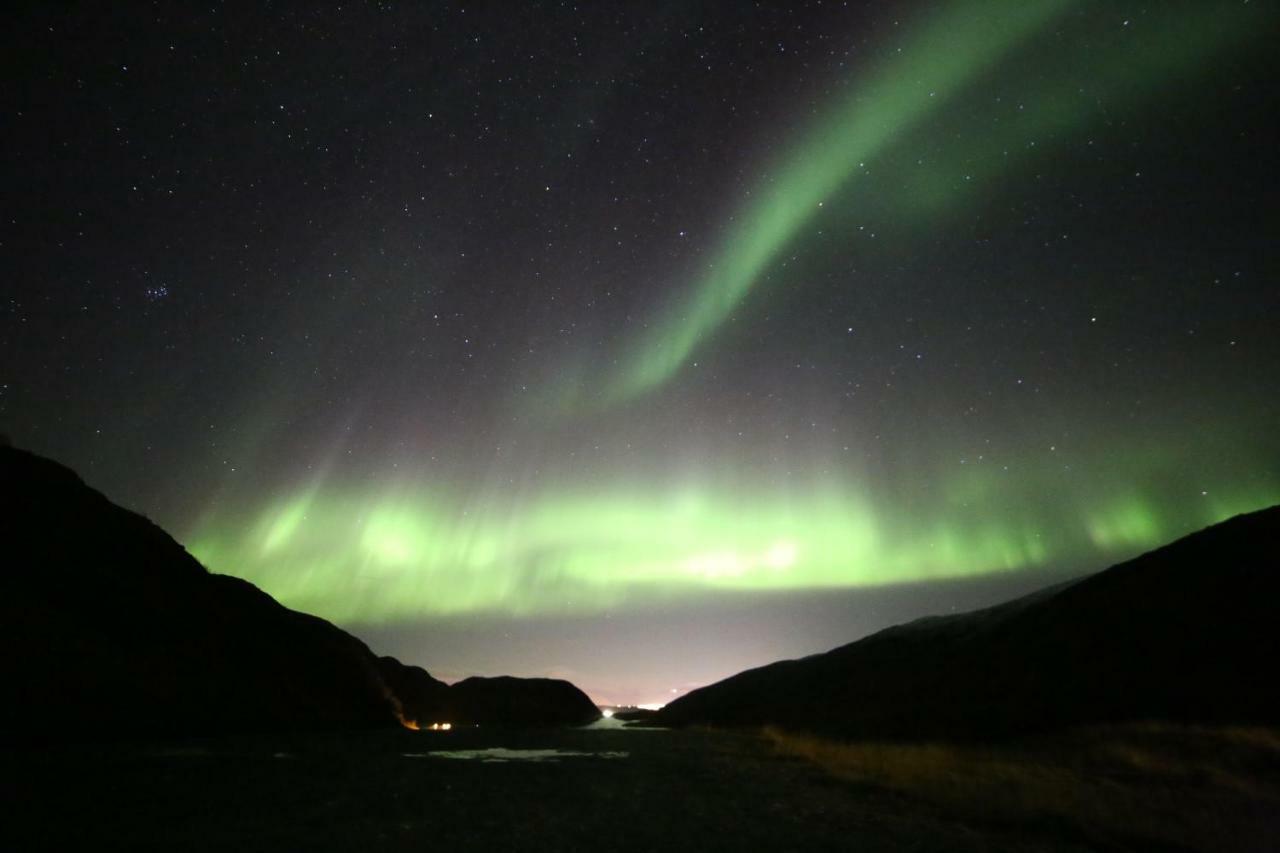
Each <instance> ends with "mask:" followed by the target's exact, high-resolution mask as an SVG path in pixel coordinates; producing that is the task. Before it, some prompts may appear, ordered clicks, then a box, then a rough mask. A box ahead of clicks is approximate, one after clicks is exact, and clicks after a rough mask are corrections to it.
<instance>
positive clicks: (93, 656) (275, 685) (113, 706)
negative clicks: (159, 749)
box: [0, 446, 599, 741]
mask: <svg viewBox="0 0 1280 853" xmlns="http://www.w3.org/2000/svg"><path fill="white" fill-rule="evenodd" d="M0 519H3V523H4V529H5V531H6V535H5V542H4V548H5V549H6V551H7V555H8V559H7V560H6V572H5V583H6V595H5V596H4V604H3V619H4V623H5V626H6V636H7V638H8V643H7V654H6V655H5V656H4V662H3V664H2V667H3V668H2V669H0V680H2V682H3V684H4V689H5V693H6V694H7V695H6V697H5V701H4V703H3V704H4V712H3V713H4V716H5V720H4V722H5V727H4V728H5V733H6V738H7V739H9V740H12V741H31V740H47V739H67V738H76V739H105V738H119V737H150V736H163V735H169V734H209V733H222V732H253V731H305V730H352V729H373V728H380V727H394V726H399V725H401V724H402V723H407V724H414V723H424V724H426V723H429V722H431V721H436V720H443V721H449V722H452V723H454V724H467V723H479V722H483V723H485V724H489V725H499V726H503V725H505V726H524V725H578V724H582V723H586V722H590V721H591V720H593V719H595V718H596V717H598V716H599V712H598V710H597V709H596V708H595V706H594V705H593V704H592V703H591V701H590V699H588V698H587V696H586V695H585V694H584V693H582V691H580V690H578V689H577V688H576V687H574V686H573V685H571V684H569V683H568V682H563V681H554V680H550V679H481V680H480V681H482V682H485V683H487V684H488V685H489V686H488V688H487V689H484V690H477V688H476V687H475V686H474V685H468V684H467V683H466V682H463V683H462V684H459V685H457V686H456V687H450V686H449V685H446V684H444V683H443V682H441V681H438V680H436V679H434V678H432V677H431V676H430V675H429V674H428V673H427V672H426V671H425V670H423V669H422V668H420V667H413V666H407V665H404V664H401V663H400V662H399V661H397V660H395V659H394V658H386V657H384V658H378V657H377V656H376V655H375V654H374V653H373V652H372V651H371V650H370V649H369V647H368V646H366V645H365V644H364V643H363V642H361V641H360V640H358V639H357V638H355V637H353V636H352V635H350V634H348V633H347V632H345V631H343V630H341V629H340V628H338V627H336V626H334V625H332V624H330V623H329V622H326V621H325V620H323V619H320V618H318V617H316V616H311V615H308V614H306V613H299V612H297V611H294V610H290V609H288V608H286V607H284V606H283V605H281V604H280V603H279V602H277V601H275V599H273V598H271V596H269V595H267V594H266V593H265V592H263V591H262V590H260V589H258V588H257V587H255V586H254V585H253V584H251V583H249V582H248V581H245V580H242V579H239V578H235V577H230V576H227V575H219V574H214V573H211V572H209V571H208V570H206V569H205V567H204V566H202V565H201V564H200V563H199V562H198V561H197V560H196V559H195V558H194V557H192V556H191V555H190V554H188V553H187V551H186V550H185V549H184V548H183V547H182V546H181V545H180V544H178V543H177V542H176V541H174V539H173V538H172V537H171V536H169V534H167V533H165V532H164V531H163V530H161V529H160V528H159V527H158V526H156V525H155V524H153V523H152V522H151V521H149V520H148V519H146V518H144V517H143V516H141V515H138V514H137V513H134V512H131V511H129V510H126V509H124V508H122V507H119V506H117V505H115V504H113V503H112V502H111V501H109V500H108V499H107V498H106V497H104V496H103V495H102V494H101V493H99V492H97V491H95V490H93V489H91V488H90V487H88V486H86V485H85V484H84V482H83V481H81V479H80V478H79V477H78V476H77V475H76V474H75V473H74V472H73V471H71V470H70V469H68V468H66V467H64V466H62V465H59V464H58V463H56V462H53V461H51V460H48V459H44V458H42V457H40V456H36V455H34V454H31V453H28V452H26V451H22V450H18V449H15V448H12V447H4V446H0Z"/></svg>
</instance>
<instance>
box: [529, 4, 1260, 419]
mask: <svg viewBox="0 0 1280 853" xmlns="http://www.w3.org/2000/svg"><path fill="white" fill-rule="evenodd" d="M1080 6H1081V4H1079V3H1071V2H1068V0H1027V2H1018V3H1000V2H997V3H992V2H990V0H965V2H954V3H950V4H947V5H946V6H945V7H944V8H943V9H942V10H940V11H938V12H936V13H935V14H934V15H933V16H931V17H929V18H927V19H926V20H924V21H922V22H920V24H919V25H918V26H917V27H916V28H914V29H913V30H911V31H909V33H908V35H907V37H906V38H904V39H903V40H902V43H901V45H900V46H899V47H897V48H896V49H894V50H892V51H891V52H890V53H889V57H888V59H886V60H884V61H883V62H881V63H880V65H879V67H878V68H875V69H873V70H871V71H869V72H868V73H866V74H864V75H862V76H860V77H858V78H855V79H854V80H853V81H852V82H851V84H850V86H849V92H850V94H849V95H848V96H847V97H846V98H845V99H844V100H843V101H842V102H841V103H839V104H837V105H835V106H834V107H833V108H830V109H828V110H827V111H826V112H825V114H824V115H823V116H822V118H821V120H820V121H818V122H816V123H815V124H814V125H813V126H812V127H810V128H808V130H807V131H806V132H804V133H803V134H802V135H801V136H800V140H799V142H798V143H797V144H796V145H795V147H794V149H793V150H792V151H791V152H790V153H789V154H788V155H787V156H786V157H785V158H784V159H783V160H782V161H781V162H780V163H778V164H775V165H774V166H773V167H772V168H769V169H767V170H765V171H764V173H763V174H762V176H761V177H760V178H759V180H758V181H757V182H756V186H755V187H754V188H753V190H752V191H750V192H749V193H747V200H746V203H745V204H744V206H743V207H742V209H741V210H740V211H738V212H737V214H736V215H734V216H732V217H730V220H729V223H728V225H727V228H726V230H725V232H724V236H723V238H722V239H721V241H720V247H719V249H718V250H717V251H716V252H715V253H714V255H713V258H712V259H711V260H710V261H709V262H707V263H706V269H705V271H704V272H703V273H702V274H701V275H699V276H697V277H696V279H695V280H694V282H693V283H692V284H691V285H690V287H689V289H688V293H687V295H686V297H685V298H684V299H683V300H682V301H679V302H678V303H677V304H676V305H675V306H674V307H673V309H672V310H670V311H669V312H668V313H667V314H666V316H664V317H660V318H657V319H656V320H654V321H653V322H651V323H649V324H648V326H647V330H646V333H645V334H644V335H643V336H642V337H641V338H640V339H639V340H638V341H636V342H633V344H632V346H631V347H630V349H629V351H628V352H627V353H625V354H623V355H622V357H621V358H619V359H617V361H615V362H614V364H615V365H616V366H614V367H612V368H609V369H607V372H606V373H605V375H603V376H601V375H593V374H592V372H591V371H589V370H584V369H582V368H581V367H577V368H574V369H569V370H561V371H560V372H559V374H558V379H557V380H556V381H555V382H553V383H552V388H550V389H548V390H546V391H545V392H544V395H543V397H542V400H543V402H544V403H547V404H549V405H550V406H551V407H552V408H554V409H555V410H556V411H557V412H558V414H559V415H560V416H562V417H564V416H572V415H574V414H576V413H579V412H581V411H584V410H591V409H598V408H607V407H611V406H616V405H618V404H620V403H625V402H626V401H629V400H633V399H635V398H637V397H639V396H641V395H644V394H646V393H649V392H651V391H654V390H655V389H658V388H660V387H661V386H663V385H665V384H666V383H668V382H669V381H671V380H672V379H673V378H674V377H675V376H676V375H677V374H678V373H679V372H680V370H681V368H682V367H684V366H685V365H686V364H687V363H688V362H689V361H690V360H691V358H692V357H693V355H694V353H695V352H696V351H697V350H698V349H699V347H701V346H702V345H703V344H705V343H706V341H707V340H708V339H709V338H710V337H711V336H713V335H714V334H715V333H716V331H717V330H718V329H719V328H720V327H721V326H723V324H724V323H726V322H727V321H729V320H730V318H731V317H732V316H733V315H734V312H735V310H736V309H738V308H739V306H740V305H741V304H742V302H743V300H744V299H746V298H747V296H748V295H749V294H750V293H751V291H752V290H753V288H755V286H756V285H757V284H758V283H759V282H760V281H761V280H762V277H763V276H764V275H765V274H766V273H767V272H768V270H769V269H770V267H771V265H772V264H773V263H774V262H775V261H777V260H778V258H779V257H780V256H781V255H782V254H783V252H784V250H786V249H787V248H788V247H789V246H791V245H792V244H793V243H794V242H795V241H796V240H797V239H799V238H801V237H803V236H804V235H805V233H806V231H807V230H808V229H809V228H811V227H817V225H818V224H819V223H823V224H826V225H831V224H832V223H833V222H834V223H836V227H837V228H839V227H843V228H844V229H845V230H846V231H849V232H852V231H853V229H854V227H855V226H854V223H856V222H857V217H858V216H859V213H860V211H861V210H862V209H863V207H865V204H863V203H864V202H866V201H868V200H869V199H870V200H871V201H873V202H874V203H875V204H878V205H885V204H887V205H889V206H891V207H896V208H898V209H899V212H901V213H903V214H905V215H907V216H908V217H910V218H915V219H917V220H919V221H921V222H923V223H924V224H925V225H927V226H929V227H939V226H940V225H945V223H943V222H941V221H940V220H941V217H942V216H943V214H945V213H946V212H947V211H948V210H950V209H952V208H954V207H955V206H956V205H958V204H959V203H961V202H963V201H965V200H966V199H969V198H970V197H971V196H972V195H973V194H974V193H975V192H976V191H977V190H978V188H980V187H981V186H984V185H989V184H990V183H991V182H992V181H993V180H994V179H995V178H997V177H999V176H1001V175H1007V174H1009V173H1011V172H1013V171H1015V170H1016V169H1019V168H1022V167H1024V165H1025V164H1026V162H1028V161H1034V159H1035V158H1038V157H1042V156H1045V155H1049V154H1051V152H1052V143H1053V142H1055V141H1060V140H1061V139H1062V138H1063V137H1066V136H1068V135H1069V134H1070V133H1071V132H1072V131H1077V130H1080V129H1082V128H1087V127H1089V126H1091V125H1092V124H1093V123H1094V122H1097V121H1099V120H1101V119H1103V118H1105V116H1106V114H1107V111H1108V110H1118V109H1123V108H1125V107H1127V106H1130V105H1132V104H1133V103H1135V102H1138V101H1140V100H1141V99H1143V98H1146V97H1149V96H1151V95H1152V94H1153V93H1155V92H1158V90H1159V87H1161V86H1162V85H1168V84H1173V83H1177V82H1179V81H1180V80H1181V79H1182V78H1183V77H1185V76H1187V75H1190V74H1194V71H1195V69H1196V68H1197V67H1200V66H1201V64H1202V63H1203V62H1204V61H1205V60H1206V59H1207V58H1209V57H1210V56H1212V55H1214V54H1216V53H1218V52H1220V51H1222V50H1224V49H1225V48H1227V47H1229V46H1230V45H1232V44H1235V43H1239V42H1240V41H1242V40H1244V39H1246V38H1248V37H1250V36H1256V35H1257V33H1256V27H1257V21H1256V20H1254V16H1252V15H1251V14H1250V10H1248V9H1246V8H1244V7H1241V6H1239V5H1237V6H1236V7H1234V8H1227V7H1224V6H1223V5H1222V4H1216V3H1215V4H1210V3H1205V4H1199V5H1192V6H1190V7H1187V6H1185V5H1184V6H1181V7H1179V8H1177V9H1171V10H1168V11H1167V12H1165V13H1164V14H1163V16H1162V17H1158V19H1157V21H1156V22H1155V23H1153V24H1152V25H1151V26H1150V27H1148V28H1147V31H1145V32H1144V34H1143V35H1142V37H1141V38H1140V39H1134V38H1124V39H1119V38H1117V39H1115V40H1112V41H1110V42H1108V41H1106V40H1101V42H1100V43H1099V44H1098V45H1097V46H1096V49H1095V50H1091V51H1081V50H1078V49H1071V48H1070V47H1069V46H1068V47H1067V48H1065V49H1064V46H1063V43H1062V41H1061V40H1056V41H1055V40H1054V39H1052V38H1050V39H1048V40H1045V39H1038V38H1037V36H1040V35H1043V34H1044V33H1045V31H1046V30H1047V29H1049V28H1051V26H1052V25H1055V24H1064V25H1069V24H1070V22H1069V21H1064V19H1065V18H1066V17H1067V16H1068V15H1067V13H1069V12H1071V11H1073V10H1078V9H1079V8H1080ZM1117 30H1118V31H1119V30H1120V28H1117ZM1068 44H1069V42H1068ZM1028 50H1035V52H1036V60H1037V63H1038V65H1037V73H1038V74H1042V75H1044V76H1045V79H1044V81H1043V82H1042V83H1038V85H1037V90H1038V97H1037V98H1036V99H1034V100H1033V101H1032V102H1031V103H1030V104H1029V105H1023V107H1020V108H1019V113H1018V115H1017V120H1016V121H1008V122H1005V123H1004V124H1003V125H1001V124H1000V123H999V122H998V121H993V119H997V118H998V117H999V115H1000V112H999V110H1005V111H1007V109H1008V107H1001V106H1000V105H998V104H997V103H996V99H994V98H992V97H990V92H991V91H993V90H995V89H996V88H997V86H996V83H995V81H996V80H998V79H999V75H1000V74H1001V73H1004V74H1014V75H1016V74H1017V73H1018V72H1017V70H1016V69H1014V68H1010V67H1008V66H1009V65H1010V64H1013V63H1014V60H1016V59H1018V58H1019V52H1020V51H1021V52H1024V53H1025V52H1026V51H1028ZM961 98H963V99H964V102H965V110H964V112H963V117H962V118H961V119H959V120H958V121H957V120H956V119H955V118H954V117H953V116H952V115H951V114H949V113H948V107H949V105H952V104H953V102H955V101H956V100H958V99H961ZM974 103H977V104H979V105H980V106H978V107H977V108H974V107H973V104H974ZM1025 107H1029V108H1025ZM993 128H995V130H993ZM920 137H924V138H927V137H936V138H945V139H948V140H951V141H950V142H949V144H948V147H947V149H946V153H945V154H944V157H945V159H943V160H942V161H941V162H918V161H916V160H915V159H910V160H909V162H907V163H902V162H898V159H896V158H895V157H894V156H893V154H894V152H893V149H894V148H895V147H896V146H898V145H901V144H903V143H904V142H905V141H906V140H908V139H917V138H920ZM899 159H900V158H899ZM833 202H838V203H833ZM594 382H601V383H602V384H601V385H599V386H594V385H593V383H594Z"/></svg>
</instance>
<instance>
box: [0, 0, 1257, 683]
mask: <svg viewBox="0 0 1280 853" xmlns="http://www.w3.org/2000/svg"><path fill="white" fill-rule="evenodd" d="M31 5H32V7H34V8H31V9H28V10H27V11H20V12H18V13H16V14H15V13H12V12H11V13H9V15H8V18H9V20H8V25H7V26H6V27H5V33H4V35H3V39H4V56H5V65H6V75H5V77H6V86H5V91H6V97H5V98H4V131H3V137H2V138H3V146H4V153H5V156H4V161H3V162H4V183H3V187H4V191H3V194H4V206H3V207H4V210H3V217H2V220H3V225H2V227H0V258H2V261H0V263H2V267H0V282H2V284H3V300H2V303H0V430H2V431H3V432H5V433H7V434H8V435H9V436H10V437H11V438H12V440H13V443H14V444H16V445H18V446H20V447H25V448H28V449H31V450H34V451H36V452H39V453H43V454H46V455H50V456H53V457H55V458H57V459H58V460H60V461H62V462H64V463H65V464H68V465H70V466H72V467H74V468H75V469H76V470H77V471H79V472H80V473H81V475H82V476H84V478H85V479H86V480H87V481H88V482H89V483H90V484H91V485H94V486H95V487H97V488H99V489H101V490H102V491H104V492H105V493H106V494H107V495H108V496H110V497H111V498H112V499H114V500H116V501H117V502H119V503H122V504H124V505H126V506H128V507H130V508H133V509H136V510H138V511H140V512H142V513H144V514H146V515H148V516H149V517H151V518H152V519H154V520H155V521H156V522H157V523H159V524H161V525H162V526H163V527H165V528H166V529H167V530H169V531H170V532H171V533H173V534H174V536H175V537H176V538H177V539H178V540H179V541H181V542H182V543H184V544H185V545H186V546H187V547H188V549H189V550H191V551H192V553H194V554H195V555H196V556H197V557H199V558H200V559H201V560H202V562H204V563H205V564H206V565H207V566H209V567H210V568H211V569H212V570H214V571H219V572H226V573H230V574H237V575H241V576H243V577H246V578H248V579H250V580H252V581H253V582H254V583H256V584H258V585H259V586H261V587H262V588H263V589H265V590H266V591H268V592H269V593H271V594H272V595H274V596H276V597H277V598H278V599H280V600H281V601H282V602H284V603H285V604H287V605H289V606H291V607H295V608H298V609H302V610H307V611H310V612H314V613H317V614H319V615H321V616H324V617H326V618H329V619H332V620H334V621H336V622H337V623H339V624H340V625H342V626H343V627H346V628H348V629H349V630H352V631H353V632H355V633H356V634H357V635H358V636H360V637H361V638H362V639H364V640H366V641H367V642H369V643H370V644H371V645H372V646H373V647H374V648H375V650H377V651H379V652H381V653H391V654H395V655H397V656H399V657H400V658H402V659H403V660H405V661H407V662H410V663H416V664H420V665H423V666H425V667H426V668H427V669H428V670H430V671H431V672H432V673H433V674H436V675H438V676H441V677H444V678H447V679H453V678H458V677H462V676H465V675H468V674H489V675H493V674H499V673H511V674H517V675H544V674H553V675H558V676H563V677H568V678H570V679H572V680H574V681H575V682H576V683H578V684H579V685H580V686H582V687H583V688H584V689H585V690H587V691H588V693H590V694H591V695H592V696H593V698H595V699H597V700H598V701H602V702H662V701H665V700H666V699H668V698H670V696H671V695H672V694H673V691H683V690H686V689H688V688H689V687H691V686H694V685H697V684H702V683H706V682H709V681H711V680H714V679H717V678H720V677H723V676H726V675H729V674H732V673H733V672H736V671H738V670H740V669H742V668H745V667H748V666H754V665H759V664H763V663H766V662H769V661H771V660H775V659H778V658H782V657H793V656H797V655H802V654H808V653H812V652H817V651H822V650H825V649H826V648H830V647H832V646H834V645H838V644H840V643H843V642H847V641H850V640H853V639H856V638H858V637H859V636H862V635H863V634H865V633H867V632H868V631H870V630H873V629H876V628H879V627H883V626H884V625H887V624H891V623H893V622H897V621H901V620H903V619H907V618H913V617H915V616H919V615H923V614H926V613H937V612H947V611H951V610H955V609H966V608H971V607H974V606H978V605H980V604H983V603H987V602H994V601H998V600H1001V599H1003V598H1005V597H1008V596H1010V595H1013V594H1015V593H1019V592H1023V591H1028V590H1031V589H1034V588H1037V587H1039V586H1042V585H1045V584H1048V583H1051V582H1054V581H1056V580H1059V579H1062V578H1065V577H1069V576H1072V575H1075V574H1078V573H1080V572H1082V571H1086V570H1095V569H1099V568H1102V567H1104V566H1106V565H1108V564H1110V563H1113V562H1115V561H1117V560H1119V559H1122V558H1125V557H1127V556H1131V555H1133V554H1135V553H1137V552H1139V551H1142V550H1145V549H1148V548H1150V547H1152V546H1155V545H1159V544H1162V543H1163V542H1166V541H1168V540H1170V539H1172V538H1174V537H1176V536H1178V535H1181V534H1183V533H1186V532H1189V531H1191V530H1194V529H1197V528H1199V527H1203V526H1205V525H1207V524H1210V523H1213V522H1215V521H1218V520H1220V519H1223V518H1226V517H1228V516H1230V515H1233V514H1236V513H1239V512H1243V511H1247V510H1252V509H1256V508H1259V507H1262V506H1266V505H1269V504H1272V503H1276V502H1280V429H1277V424H1280V393H1277V391H1278V389H1280V333H1278V332H1277V330H1278V329H1280V215H1278V211H1280V204H1278V201H1280V181H1278V180H1277V178H1278V174H1280V167H1278V166H1277V162H1278V160H1280V158H1278V157H1277V151H1280V139H1278V138H1277V133H1276V131H1275V129H1274V128H1273V127H1270V126H1269V125H1270V124H1271V122H1272V121H1274V120H1275V118H1276V116H1277V115H1280V103H1278V101H1280V63H1277V61H1276V60H1275V58H1274V53H1273V51H1274V44H1275V36H1276V34H1277V33H1278V32H1280V26H1278V24H1280V11H1278V10H1277V7H1276V6H1275V4H1273V3H1268V2H1259V0H1255V2H1243V1H1242V0H1232V2H1211V0H1198V2H1175V1H1174V0H1161V1H1160V2H1150V1H1149V0H1147V2H1123V0H1116V1H1115V2H1111V1H1110V0H1098V2H1066V0H1009V2H998V0H987V2H976V0H960V2H951V3H942V2H930V3H888V2H870V0H867V1H866V2H853V0H850V2H845V3H841V2H807V3H783V2H778V3H754V4H753V3H748V2H687V0H679V2H652V3H651V2H645V3H633V4H621V3H581V4H577V5H575V4H571V3H555V4H552V3H527V4H524V3H514V2H503V3H494V4H474V5H473V4H455V3H409V2H405V3H400V4H393V3H383V4H364V3H350V4H344V5H342V6H341V7H339V6H336V5H332V4H323V3H320V4H311V3H305V4H304V3H298V4H265V3H264V4H241V5H239V6H238V8H232V7H223V6H222V5H221V4H206V5H205V6H203V7H202V8H200V9H198V10H197V9H195V8H194V7H192V6H191V5H190V4H155V5H144V4H100V3H82V4H68V5H71V10H70V11H68V10H66V9H63V8H61V7H62V5H63V4H31Z"/></svg>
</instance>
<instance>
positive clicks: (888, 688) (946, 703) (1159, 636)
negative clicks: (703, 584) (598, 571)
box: [657, 507, 1280, 738]
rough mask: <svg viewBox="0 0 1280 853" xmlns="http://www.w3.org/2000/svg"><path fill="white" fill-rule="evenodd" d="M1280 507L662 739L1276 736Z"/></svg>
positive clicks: (836, 665)
mask: <svg viewBox="0 0 1280 853" xmlns="http://www.w3.org/2000/svg"><path fill="white" fill-rule="evenodd" d="M1277 660H1280V507H1273V508H1271V509H1266V510H1261V511H1259V512H1254V513H1251V514H1248V515H1242V516H1237V517H1236V518H1233V519H1230V520H1229V521H1225V522H1223V523H1221V524H1218V525H1215V526H1213V527H1210V528H1208V529H1206V530H1202V531H1200V532H1198V533H1195V534H1192V535H1190V536H1187V537H1186V538H1184V539H1181V540H1178V541H1177V542H1174V543H1173V544H1171V545H1168V546H1165V547H1163V548H1160V549H1158V550H1155V551H1152V552H1150V553H1147V554H1144V555H1142V556H1140V557H1137V558H1135V559H1133V560H1130V561H1128V562H1125V563H1121V564H1119V565H1116V566H1113V567H1112V568H1109V569H1107V570H1105V571H1102V572H1099V573H1098V574H1095V575H1092V576H1089V577H1086V578H1084V579H1082V580H1078V581H1075V582H1071V583H1068V584H1063V585H1060V586H1057V587H1051V588H1048V589H1045V590H1041V591H1040V592H1038V593H1034V594H1032V595H1030V596H1027V597H1025V598H1021V599H1017V600H1015V601H1011V602H1008V603H1006V604H1002V605H999V606H997V607H992V608H989V609H986V610H980V611H976V612H973V613H965V614H959V615H955V616H942V617H931V618H926V619H921V620H919V621H916V622H911V623H909V624H906V625H901V626H897V627H894V628H889V629H887V630H884V631H881V632H879V633H877V634H873V635H871V636H869V637H866V638H864V639H862V640H859V641H858V642H855V643H851V644H849V645H846V646H842V647H840V648H837V649H834V650H832V651H830V652H826V653H825V654H819V655H814V656H812V657H807V658H803V659H801V660H793V661H782V662H779V663H774V664H770V665H768V666H764V667H761V668H759V669H753V670H748V671H746V672H743V673H739V674H738V675H735V676H732V677H731V678H728V679H725V680H724V681H721V682H718V683H716V684H713V685H710V686H708V687H705V688H702V689H700V690H696V691H693V692H691V693H689V694H688V695H687V696H684V697H681V698H680V699H678V700H676V701H674V702H672V703H671V704H669V705H667V706H666V707H665V708H664V709H663V710H662V711H661V712H660V713H659V714H658V715H657V716H658V721H659V722H661V723H663V724H666V725H687V724H710V725H721V726H757V725H764V724H775V725H780V726H784V727H787V728H792V729H796V730H803V731H809V732H813V733H818V734H825V735H833V736H839V737H857V738H975V737H976V738H988V737H1000V736H1004V735H1011V734H1020V733H1033V732H1040V731H1048V730H1052V729H1058V728H1063V727H1068V726H1075V725H1085V724H1093V723H1107V722H1121V721H1135V720H1163V721H1169V722H1185V723H1242V724H1246V723H1256V724H1277V723H1280V679H1276V678H1275V676H1274V674H1273V670H1274V668H1275V663H1276V661H1277Z"/></svg>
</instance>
